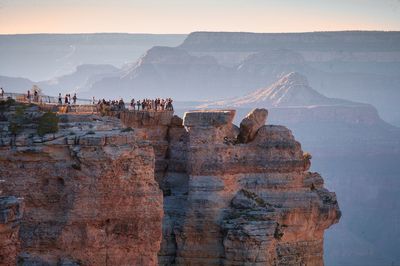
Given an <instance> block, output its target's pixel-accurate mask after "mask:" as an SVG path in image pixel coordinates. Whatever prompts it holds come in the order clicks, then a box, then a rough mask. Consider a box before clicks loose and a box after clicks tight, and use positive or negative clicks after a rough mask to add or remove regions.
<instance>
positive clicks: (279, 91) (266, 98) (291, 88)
mask: <svg viewBox="0 0 400 266" xmlns="http://www.w3.org/2000/svg"><path fill="white" fill-rule="evenodd" d="M343 104H346V105H349V104H356V103H353V102H350V101H346V100H342V99H334V98H328V97H326V96H324V95H322V94H321V93H319V92H317V91H316V90H314V89H313V88H311V87H310V85H309V83H308V80H307V78H306V77H305V76H303V75H302V74H300V73H297V72H291V73H289V74H287V75H285V76H283V77H282V78H281V79H279V80H278V81H277V82H275V83H274V84H272V85H271V86H269V87H267V88H262V89H258V90H256V91H254V92H252V93H250V94H248V95H245V96H243V97H239V98H235V99H232V100H223V101H217V102H213V103H208V104H205V105H203V106H201V107H217V106H232V107H254V106H262V107H290V106H292V107H298V106H310V105H343Z"/></svg>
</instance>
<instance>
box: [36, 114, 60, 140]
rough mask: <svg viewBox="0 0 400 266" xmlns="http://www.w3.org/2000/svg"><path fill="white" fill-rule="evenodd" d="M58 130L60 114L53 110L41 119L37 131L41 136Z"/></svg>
mask: <svg viewBox="0 0 400 266" xmlns="http://www.w3.org/2000/svg"><path fill="white" fill-rule="evenodd" d="M56 132H58V116H57V115H56V113H53V112H46V113H44V114H43V116H42V117H41V118H40V119H39V124H38V128H37V133H38V135H39V136H44V135H45V134H48V133H56Z"/></svg>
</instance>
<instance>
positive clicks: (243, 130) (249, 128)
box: [238, 109, 268, 143]
mask: <svg viewBox="0 0 400 266" xmlns="http://www.w3.org/2000/svg"><path fill="white" fill-rule="evenodd" d="M267 116H268V111H267V110H266V109H254V110H253V111H251V112H250V113H249V114H248V115H247V116H246V117H245V118H244V119H243V120H242V122H241V123H240V133H239V135H238V141H239V142H241V143H247V142H249V141H252V140H253V139H254V137H255V136H256V134H257V131H258V129H260V127H262V126H263V125H265V122H266V121H267Z"/></svg>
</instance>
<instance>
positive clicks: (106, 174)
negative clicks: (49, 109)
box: [0, 106, 340, 265]
mask: <svg viewBox="0 0 400 266" xmlns="http://www.w3.org/2000/svg"><path fill="white" fill-rule="evenodd" d="M21 110H22V111H21ZM21 112H22V114H23V116H24V117H25V118H27V120H26V121H25V122H28V123H25V124H24V126H23V128H22V129H20V131H19V133H18V134H12V133H11V132H10V123H12V121H13V119H14V118H15V116H16V115H17V114H18V113H19V114H20V115H21ZM42 116H43V113H42V112H40V111H39V110H38V108H37V107H35V106H24V107H23V108H22V109H21V106H11V107H9V108H8V109H7V110H5V111H3V112H2V114H1V118H2V122H1V127H0V129H1V132H0V133H1V142H0V143H1V147H0V150H1V152H0V177H1V179H4V180H5V182H4V184H3V185H2V187H3V189H2V190H3V194H4V195H14V196H15V197H21V198H23V203H24V205H25V208H24V214H23V216H22V215H21V212H19V211H22V208H21V209H19V207H18V208H17V207H15V206H19V205H18V204H19V203H20V201H21V200H16V198H12V197H11V199H14V201H13V202H15V204H17V203H18V204H17V205H12V204H11V205H10V204H9V205H7V206H11V209H12V210H13V211H12V212H7V213H15V214H13V215H11V216H10V215H9V216H7V217H11V218H7V221H6V222H4V221H5V220H4V219H2V220H1V223H0V229H1V230H0V246H2V247H3V246H6V245H7V247H9V248H7V250H6V249H4V250H6V252H8V253H6V254H9V255H6V256H4V255H3V253H4V251H3V249H2V252H3V253H2V254H0V255H3V257H0V258H2V260H3V261H2V262H1V263H0V264H1V265H12V264H14V262H15V261H18V263H19V264H20V265H157V264H159V265H321V264H323V233H324V230H325V229H327V228H328V227H329V226H330V225H332V224H334V223H336V222H338V220H339V218H340V211H339V207H338V203H337V201H336V197H335V194H334V193H331V192H329V191H327V190H326V189H325V188H324V187H323V180H322V178H321V176H320V175H319V174H317V173H312V172H309V171H308V169H309V167H310V158H311V157H310V156H309V155H308V154H303V151H302V150H301V146H300V143H298V142H297V141H296V140H295V139H294V137H293V135H292V134H291V132H290V130H288V129H287V128H285V127H283V126H273V125H265V120H266V116H267V111H266V110H265V109H260V110H255V111H254V112H253V113H252V114H251V115H249V116H248V117H247V118H246V119H245V120H244V121H243V122H242V124H241V126H240V128H239V127H237V126H235V125H233V123H232V121H233V119H234V116H235V111H234V110H224V111H222V110H219V111H197V112H195V111H194V112H188V113H186V114H185V117H184V120H182V119H180V118H179V117H177V116H173V112H142V111H141V112H122V113H116V114H113V116H114V117H110V116H105V117H100V116H97V115H94V114H72V113H71V114H60V115H58V120H59V121H58V123H57V126H58V132H56V133H48V134H44V135H38V134H37V132H38V125H40V119H41V117H42ZM13 117H14V118H13ZM28 118H29V119H28ZM38 121H39V122H38ZM239 135H240V136H241V137H240V138H238V136H239ZM160 188H161V189H160ZM1 199H2V201H1V204H0V207H1V210H3V209H4V207H3V206H6V205H4V204H2V202H3V198H1ZM7 206H6V208H9V207H7ZM13 206H14V207H13ZM2 217H4V216H2ZM11 223H12V225H13V226H12V227H11V226H9V227H4V226H3V224H6V226H8V225H9V224H11ZM18 226H20V227H19V230H18ZM3 228H11V229H12V230H13V231H12V233H10V234H8V232H11V231H5V230H4V229H3ZM7 230H8V229H7ZM3 232H7V235H9V236H10V237H9V238H7V237H5V234H3ZM18 233H19V235H18ZM4 258H7V259H10V261H11V262H10V263H9V262H6V261H5V259H4Z"/></svg>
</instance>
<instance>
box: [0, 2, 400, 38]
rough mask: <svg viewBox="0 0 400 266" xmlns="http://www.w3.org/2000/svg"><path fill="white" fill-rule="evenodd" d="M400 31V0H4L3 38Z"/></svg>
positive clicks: (0, 5) (0, 19)
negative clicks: (76, 34) (247, 32)
mask: <svg viewBox="0 0 400 266" xmlns="http://www.w3.org/2000/svg"><path fill="white" fill-rule="evenodd" d="M198 30H208V31H252V32H302V31H321V30H323V31H330V30H400V0H198V1H194V0H158V1H155V0H113V1H106V0H56V1H55V0H0V34H14V33H87V32H130V33H189V32H192V31H198Z"/></svg>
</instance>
